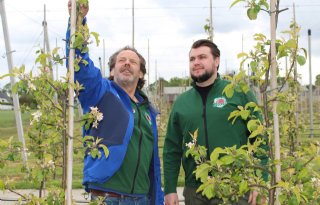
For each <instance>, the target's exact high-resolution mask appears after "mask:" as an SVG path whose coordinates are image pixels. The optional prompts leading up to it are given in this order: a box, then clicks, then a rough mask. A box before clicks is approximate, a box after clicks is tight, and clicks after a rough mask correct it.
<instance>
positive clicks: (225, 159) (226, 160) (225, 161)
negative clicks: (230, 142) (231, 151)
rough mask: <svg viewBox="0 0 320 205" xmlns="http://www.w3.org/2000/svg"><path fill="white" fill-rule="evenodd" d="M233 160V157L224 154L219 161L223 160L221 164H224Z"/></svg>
mask: <svg viewBox="0 0 320 205" xmlns="http://www.w3.org/2000/svg"><path fill="white" fill-rule="evenodd" d="M234 160H235V159H234V157H233V156H230V155H225V156H223V157H221V159H220V161H221V162H223V164H225V165H228V164H232V163H233V162H234Z"/></svg>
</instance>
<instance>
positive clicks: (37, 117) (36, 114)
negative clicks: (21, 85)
mask: <svg viewBox="0 0 320 205" xmlns="http://www.w3.org/2000/svg"><path fill="white" fill-rule="evenodd" d="M31 115H32V116H33V119H32V120H31V122H30V125H33V123H34V122H39V120H40V117H41V116H42V113H41V111H40V110H38V111H36V112H34V113H32V114H31Z"/></svg>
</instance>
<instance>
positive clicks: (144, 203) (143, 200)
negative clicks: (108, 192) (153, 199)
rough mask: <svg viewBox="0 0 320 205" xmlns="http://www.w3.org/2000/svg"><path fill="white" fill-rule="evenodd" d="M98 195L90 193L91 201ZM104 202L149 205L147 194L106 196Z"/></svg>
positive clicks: (113, 204) (118, 204) (117, 204)
mask: <svg viewBox="0 0 320 205" xmlns="http://www.w3.org/2000/svg"><path fill="white" fill-rule="evenodd" d="M97 198H98V197H97V196H95V195H91V201H94V200H95V199H97ZM104 202H105V203H106V204H107V205H150V199H149V198H148V197H147V196H143V197H130V196H121V197H106V199H105V200H104Z"/></svg>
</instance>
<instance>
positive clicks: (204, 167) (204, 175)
mask: <svg viewBox="0 0 320 205" xmlns="http://www.w3.org/2000/svg"><path fill="white" fill-rule="evenodd" d="M210 170H211V167H210V165H209V164H206V163H204V164H201V165H199V166H197V169H196V179H200V181H201V182H205V181H206V180H207V179H208V175H209V174H208V173H209V171H210Z"/></svg>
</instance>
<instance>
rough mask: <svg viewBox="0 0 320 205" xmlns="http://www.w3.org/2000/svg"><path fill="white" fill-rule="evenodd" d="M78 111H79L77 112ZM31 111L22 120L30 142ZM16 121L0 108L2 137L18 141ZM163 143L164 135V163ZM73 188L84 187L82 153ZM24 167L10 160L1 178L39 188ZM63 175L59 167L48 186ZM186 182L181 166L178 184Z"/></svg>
mask: <svg viewBox="0 0 320 205" xmlns="http://www.w3.org/2000/svg"><path fill="white" fill-rule="evenodd" d="M75 113H77V112H75ZM30 114H31V113H30V112H29V113H22V121H23V128H24V133H25V138H26V139H25V140H26V143H27V144H28V139H27V132H28V127H29V121H30ZM74 127H75V135H80V133H81V128H80V124H79V123H76V124H75V126H74ZM16 130H17V129H16V123H15V116H14V112H13V111H3V110H0V133H1V134H0V139H3V140H5V139H8V138H9V137H11V136H13V137H14V140H16V141H18V135H17V131H16ZM163 144H164V136H160V137H159V154H160V158H161V159H160V161H161V164H162V152H163ZM74 146H75V147H82V145H81V142H80V141H77V142H76V141H75V145H74ZM28 161H30V162H34V161H35V159H34V158H29V159H28ZM73 163H74V164H73V165H74V166H73V188H82V184H81V182H82V168H83V155H82V154H81V152H80V153H78V154H76V155H74V162H73ZM22 168H23V163H22V162H21V160H19V162H9V163H7V164H6V166H5V168H4V169H1V168H0V178H1V179H4V178H8V179H10V181H12V185H13V186H14V188H15V189H29V188H38V187H39V184H32V183H30V181H28V180H27V179H25V178H24V177H25V176H24V175H23V174H22V172H21V169H22ZM161 173H162V175H163V169H161ZM61 175H62V169H61V168H57V175H56V178H55V179H53V178H51V179H50V180H49V184H47V186H54V185H56V186H58V185H60V183H61V182H60V179H61ZM183 184H184V172H183V169H182V168H181V171H180V175H179V178H178V186H183Z"/></svg>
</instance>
